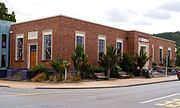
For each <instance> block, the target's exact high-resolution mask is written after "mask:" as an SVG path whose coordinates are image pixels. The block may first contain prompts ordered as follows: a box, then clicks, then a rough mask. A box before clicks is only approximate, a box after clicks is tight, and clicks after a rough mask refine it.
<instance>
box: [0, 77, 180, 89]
mask: <svg viewBox="0 0 180 108" xmlns="http://www.w3.org/2000/svg"><path fill="white" fill-rule="evenodd" d="M170 81H178V80H177V77H176V76H168V77H158V78H130V79H112V80H104V81H80V82H74V83H68V82H66V83H53V82H40V83H37V82H27V81H6V80H0V87H12V88H24V89H28V88H30V89H95V88H115V87H129V86H138V85H145V84H153V83H163V82H170Z"/></svg>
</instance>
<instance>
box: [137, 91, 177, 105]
mask: <svg viewBox="0 0 180 108" xmlns="http://www.w3.org/2000/svg"><path fill="white" fill-rule="evenodd" d="M177 95H180V93H176V94H171V95H167V96H163V97H159V98H154V99H150V100H147V101H143V102H140V103H141V104H145V103H149V102H153V101H157V100H161V99H166V98H169V97H173V96H177Z"/></svg>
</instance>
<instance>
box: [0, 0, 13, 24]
mask: <svg viewBox="0 0 180 108" xmlns="http://www.w3.org/2000/svg"><path fill="white" fill-rule="evenodd" d="M15 17H16V15H15V12H14V11H13V12H12V13H11V14H8V8H6V5H5V4H4V3H3V2H0V20H7V21H13V22H16V18H15Z"/></svg>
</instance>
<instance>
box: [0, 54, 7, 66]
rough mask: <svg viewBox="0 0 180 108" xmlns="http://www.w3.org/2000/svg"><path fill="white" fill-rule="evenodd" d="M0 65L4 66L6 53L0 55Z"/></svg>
mask: <svg viewBox="0 0 180 108" xmlns="http://www.w3.org/2000/svg"><path fill="white" fill-rule="evenodd" d="M1 67H6V55H1Z"/></svg>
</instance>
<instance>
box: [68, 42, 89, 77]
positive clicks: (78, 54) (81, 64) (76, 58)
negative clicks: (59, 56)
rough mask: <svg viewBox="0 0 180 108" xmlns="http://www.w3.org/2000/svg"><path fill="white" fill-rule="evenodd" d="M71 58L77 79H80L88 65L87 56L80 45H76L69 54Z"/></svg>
mask: <svg viewBox="0 0 180 108" xmlns="http://www.w3.org/2000/svg"><path fill="white" fill-rule="evenodd" d="M71 59H72V61H73V65H74V68H75V69H76V71H77V80H78V81H79V80H81V74H82V73H83V72H85V71H86V70H87V68H88V67H89V64H88V57H87V55H86V54H85V53H84V47H83V46H82V45H78V46H77V47H76V49H75V51H74V52H73V53H72V54H71Z"/></svg>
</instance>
